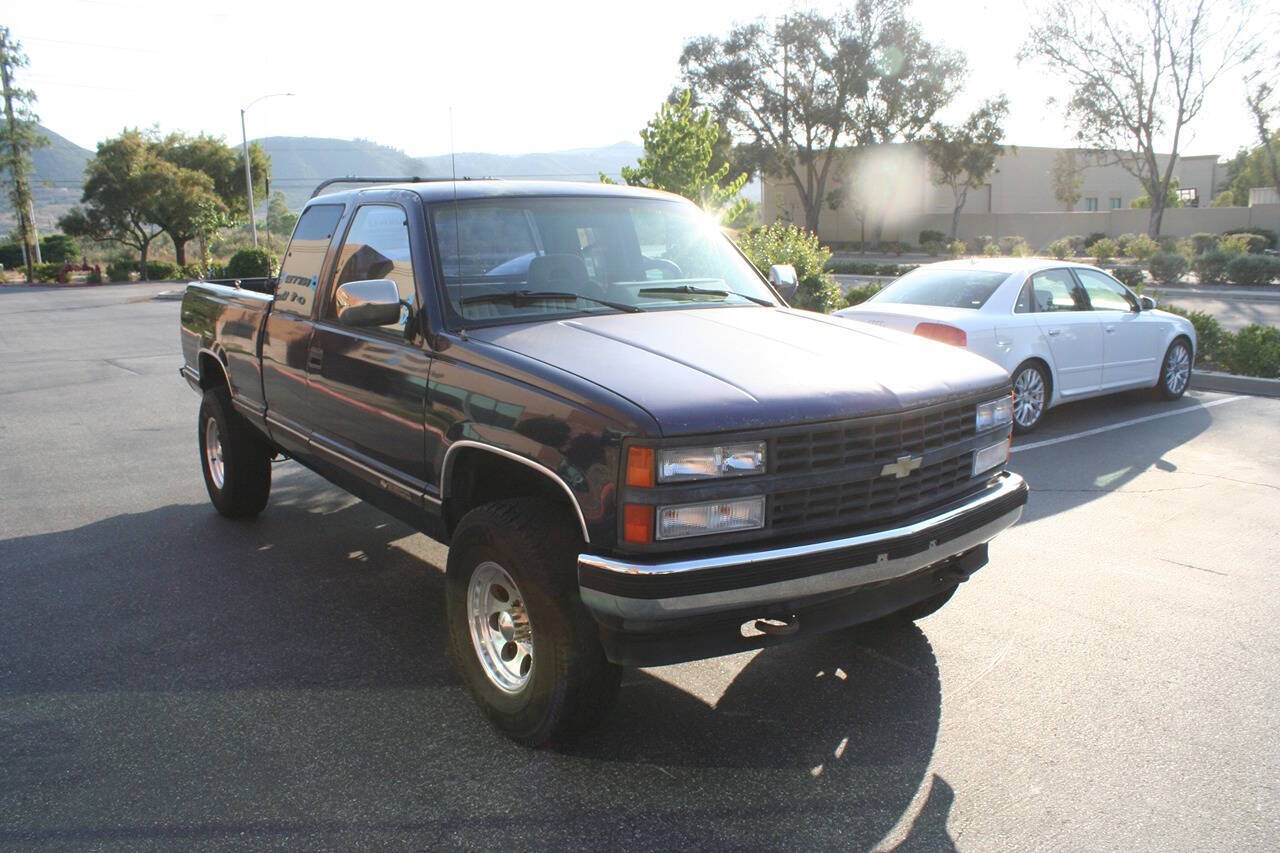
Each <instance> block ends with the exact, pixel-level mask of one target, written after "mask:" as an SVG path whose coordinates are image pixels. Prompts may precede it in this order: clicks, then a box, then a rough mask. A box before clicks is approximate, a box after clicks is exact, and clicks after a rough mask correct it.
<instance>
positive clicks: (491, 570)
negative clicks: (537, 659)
mask: <svg viewBox="0 0 1280 853" xmlns="http://www.w3.org/2000/svg"><path fill="white" fill-rule="evenodd" d="M467 624H468V625H469V627H470V628H471V645H472V646H473V647H474V648H475V652H476V657H477V658H479V659H480V668H481V669H483V670H484V674H485V675H486V676H488V677H489V680H490V681H492V682H493V684H494V686H495V687H497V688H498V689H499V690H502V691H503V692H505V693H519V692H520V691H521V690H523V689H524V687H525V685H527V684H528V683H529V679H530V678H532V676H533V626H532V625H530V624H529V613H528V611H527V610H526V609H525V604H524V597H523V596H521V594H520V590H519V588H518V587H517V586H516V584H515V581H513V580H512V579H511V575H509V574H507V572H506V570H505V569H503V568H502V566H499V565H498V564H497V563H495V562H493V561H491V560H486V561H485V562H483V563H481V564H480V565H478V566H476V569H475V571H474V572H472V573H471V581H470V582H469V583H468V584H467Z"/></svg>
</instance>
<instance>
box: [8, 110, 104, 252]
mask: <svg viewBox="0 0 1280 853" xmlns="http://www.w3.org/2000/svg"><path fill="white" fill-rule="evenodd" d="M40 134H41V135H42V136H44V137H45V138H46V139H48V140H49V144H48V145H47V146H45V147H44V148H37V149H36V150H35V151H32V152H31V165H32V167H33V168H32V178H31V195H32V197H33V199H34V201H35V208H36V226H37V228H38V230H40V231H41V232H43V231H47V230H50V229H52V227H53V223H54V222H56V221H57V220H58V217H60V216H62V214H64V213H66V212H67V210H68V209H70V208H71V207H72V206H73V205H75V204H79V202H80V182H81V181H83V180H84V167H85V164H86V163H88V162H89V158H90V157H92V156H93V152H92V151H90V150H88V149H87V148H81V147H80V146H79V145H76V144H75V143H74V142H72V141H71V140H69V139H66V138H65V137H62V136H59V135H58V134H56V133H54V132H53V131H52V130H50V129H49V128H47V127H40ZM17 222H18V220H17V217H16V216H14V214H13V211H11V210H10V209H9V200H8V199H7V198H5V199H3V200H0V227H3V228H4V229H5V231H6V232H7V231H8V229H9V228H12V227H13V226H14V225H16V224H17Z"/></svg>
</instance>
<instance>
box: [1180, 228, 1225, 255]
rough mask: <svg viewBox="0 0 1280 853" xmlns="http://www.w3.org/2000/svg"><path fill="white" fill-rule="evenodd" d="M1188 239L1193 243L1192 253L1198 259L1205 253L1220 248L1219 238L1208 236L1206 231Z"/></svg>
mask: <svg viewBox="0 0 1280 853" xmlns="http://www.w3.org/2000/svg"><path fill="white" fill-rule="evenodd" d="M1187 239H1188V240H1190V241H1191V251H1192V252H1194V253H1195V254H1196V256H1197V257H1199V256H1200V255H1203V254H1204V253H1205V252H1211V251H1213V250H1214V249H1216V248H1218V238H1217V237H1215V236H1214V235H1212V234H1207V233H1205V232H1204V231H1201V232H1199V233H1196V234H1192V235H1191V236H1190V237H1188V238H1187Z"/></svg>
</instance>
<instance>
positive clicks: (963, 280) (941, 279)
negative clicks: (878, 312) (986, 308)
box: [868, 267, 1009, 309]
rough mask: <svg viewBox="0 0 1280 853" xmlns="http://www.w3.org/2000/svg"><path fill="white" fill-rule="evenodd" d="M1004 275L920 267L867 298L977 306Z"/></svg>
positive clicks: (969, 270)
mask: <svg viewBox="0 0 1280 853" xmlns="http://www.w3.org/2000/svg"><path fill="white" fill-rule="evenodd" d="M1008 277H1009V273H1007V272H992V271H990V270H971V269H945V268H941V269H940V268H938V267H921V268H920V269H918V270H912V271H911V272H909V273H907V274H906V275H904V276H903V277H902V278H900V279H898V280H897V281H895V282H893V283H892V284H890V285H889V286H888V287H886V288H885V289H884V290H882V291H880V292H879V293H877V294H876V295H875V296H873V297H872V298H871V299H870V300H868V301H871V302H898V303H902V304H906V305H936V306H938V307H940V308H973V309H978V308H981V307H982V306H983V305H985V304H986V301H987V300H988V299H990V298H991V294H993V293H995V292H996V288H997V287H999V286H1000V283H1001V282H1003V281H1004V280H1005V279H1007V278H1008Z"/></svg>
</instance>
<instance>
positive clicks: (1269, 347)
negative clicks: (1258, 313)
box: [1162, 305, 1280, 379]
mask: <svg viewBox="0 0 1280 853" xmlns="http://www.w3.org/2000/svg"><path fill="white" fill-rule="evenodd" d="M1162 307H1163V309H1164V310H1165V311H1169V312H1170V313H1173V314H1177V315H1179V316H1181V317H1186V318H1187V319H1188V320H1190V321H1191V325H1193V326H1195V329H1196V363H1197V364H1199V365H1202V366H1204V367H1210V368H1216V369H1219V370H1226V371H1229V372H1231V373H1238V374H1240V375H1243V376H1261V377H1264V378H1266V379H1280V329H1275V328H1273V327H1271V326H1261V325H1258V324H1257V323H1254V324H1252V325H1249V326H1245V327H1244V328H1243V329H1241V330H1240V331H1238V332H1236V333H1235V334H1232V333H1231V332H1228V331H1226V330H1224V329H1223V328H1222V326H1221V324H1219V323H1218V321H1217V319H1216V318H1215V317H1214V316H1213V315H1212V314H1206V313H1205V312H1203V311H1186V310H1184V309H1182V308H1179V307H1178V306H1176V305H1165V306H1162Z"/></svg>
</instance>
